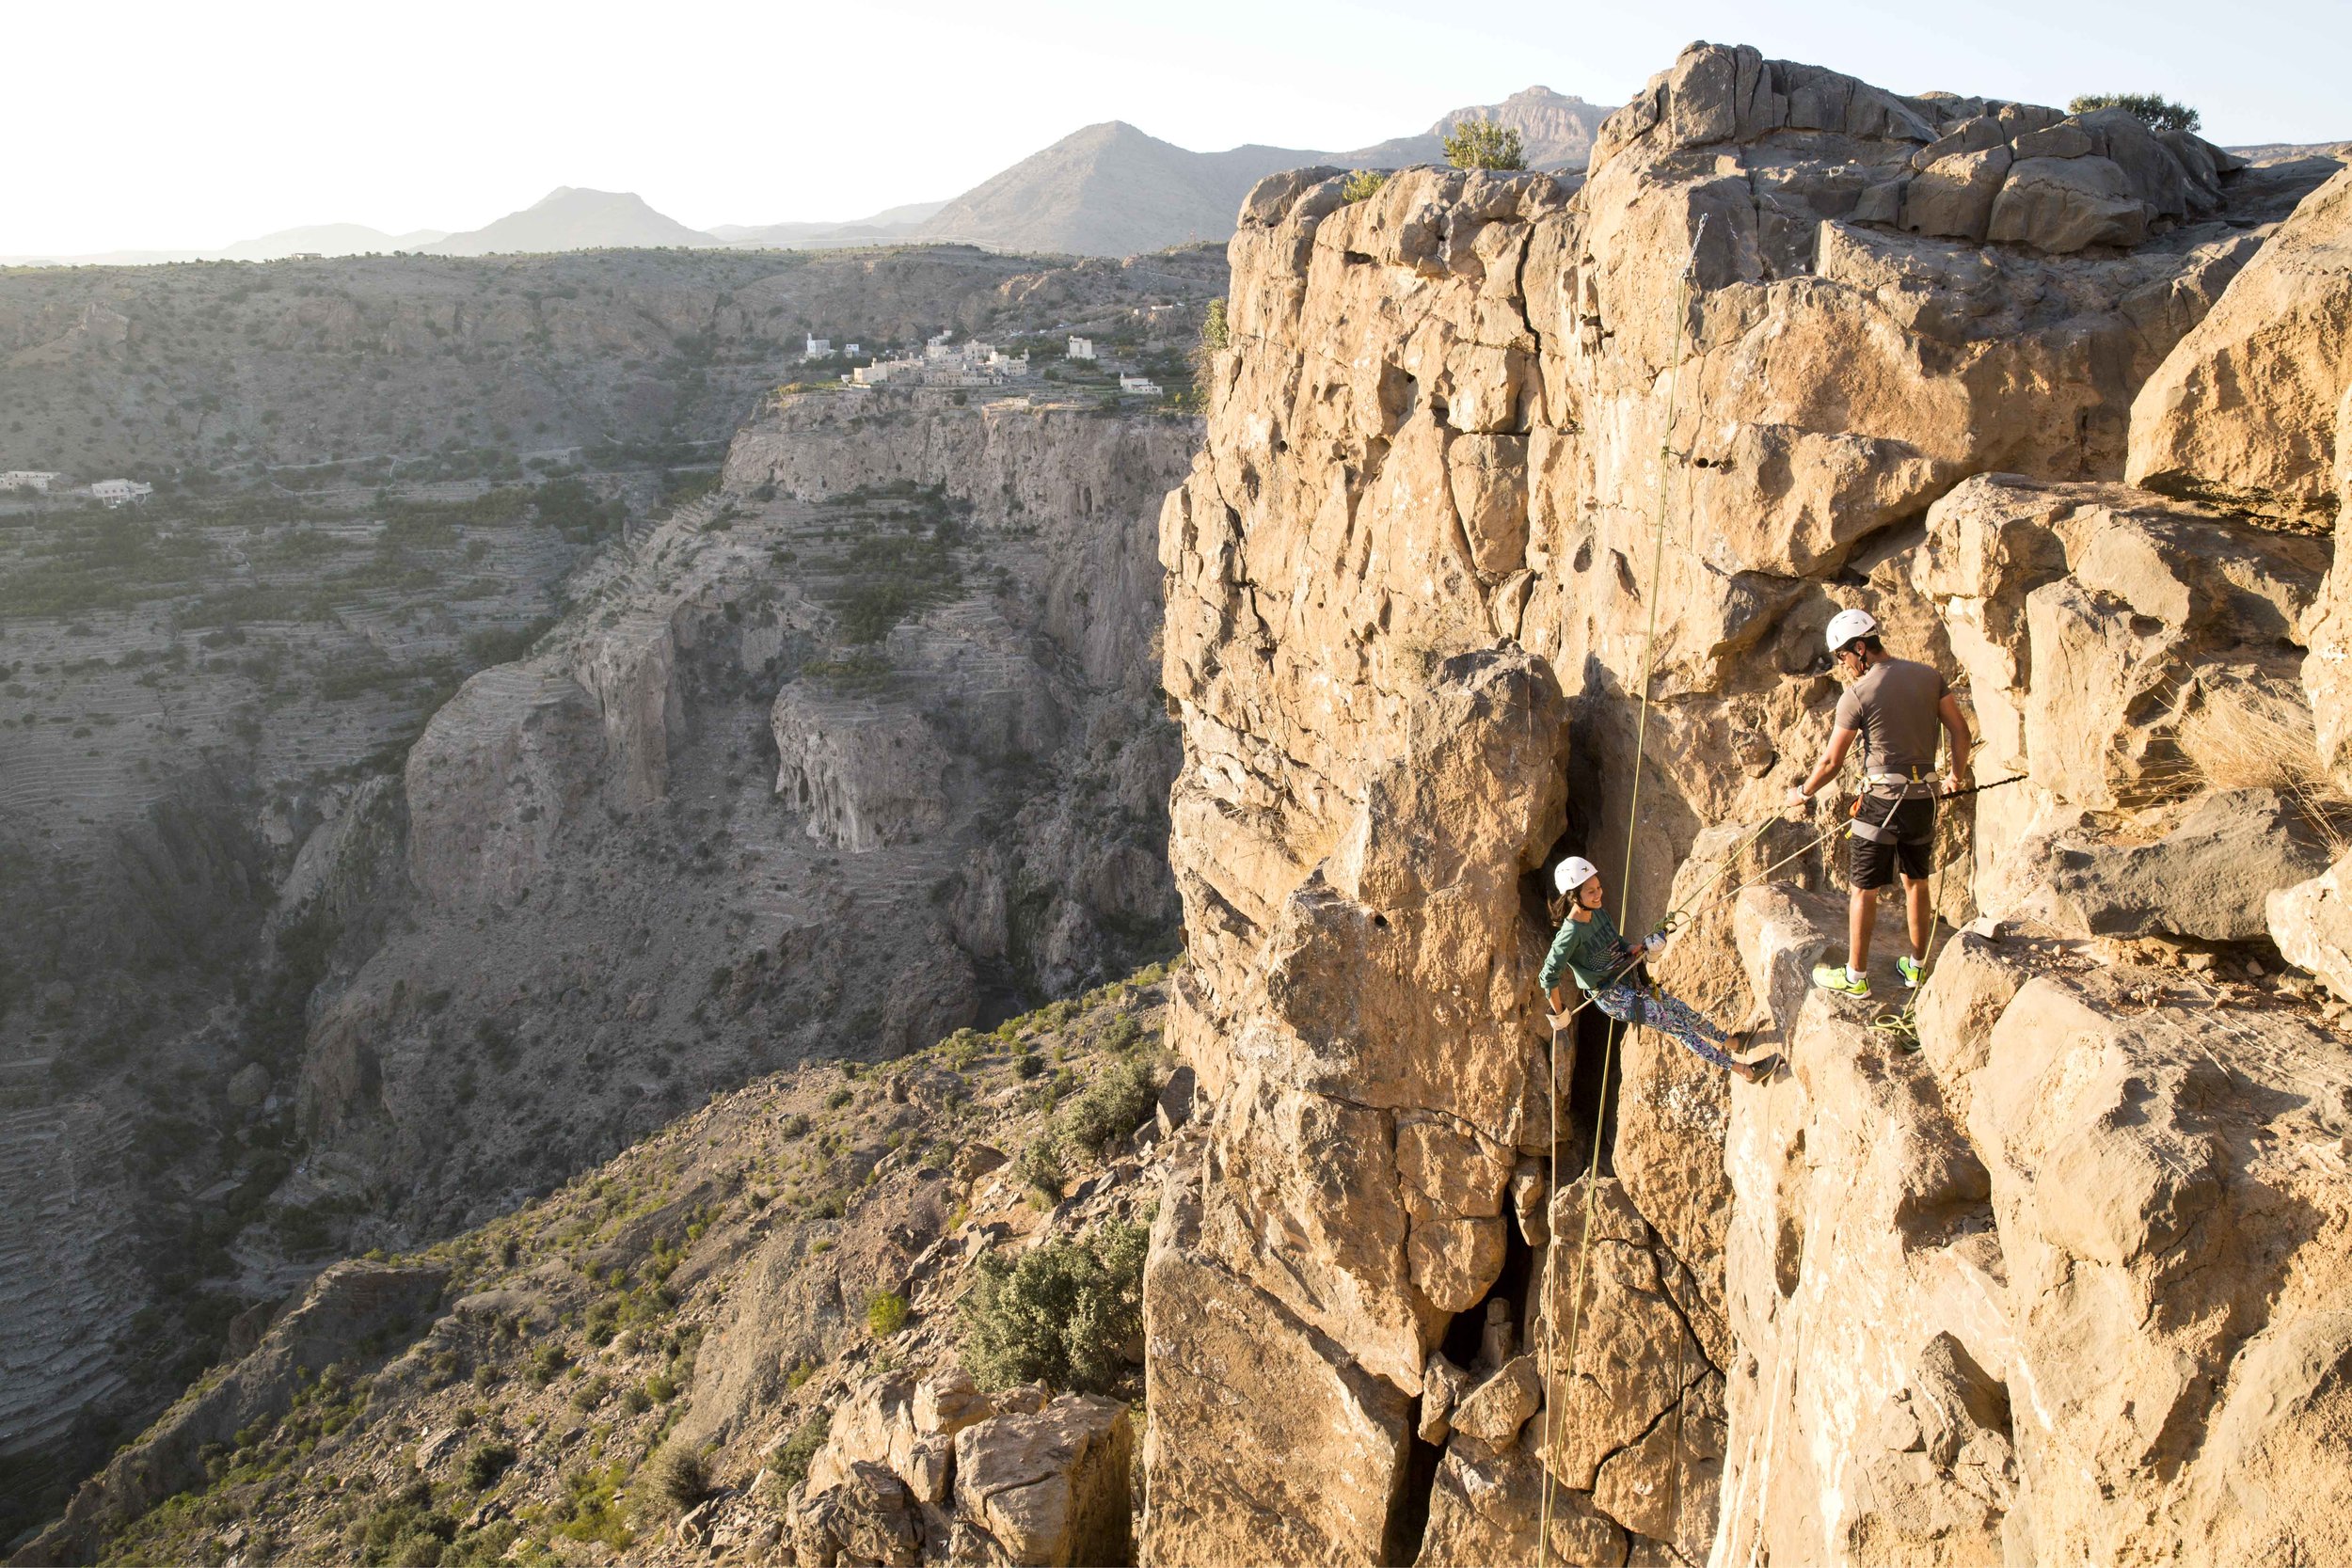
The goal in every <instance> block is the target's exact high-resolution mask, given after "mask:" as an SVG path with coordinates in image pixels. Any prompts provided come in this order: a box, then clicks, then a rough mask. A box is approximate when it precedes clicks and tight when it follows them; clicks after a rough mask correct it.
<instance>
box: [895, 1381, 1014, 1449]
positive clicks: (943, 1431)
mask: <svg viewBox="0 0 2352 1568" xmlns="http://www.w3.org/2000/svg"><path fill="white" fill-rule="evenodd" d="M993 1409H994V1406H993V1403H992V1402H991V1401H990V1399H989V1397H988V1396H987V1395H986V1394H983V1393H982V1392H980V1389H979V1386H978V1385H977V1384H975V1383H974V1382H973V1381H972V1374H971V1373H969V1372H967V1371H965V1370H962V1369H961V1367H950V1368H948V1369H947V1370H945V1371H940V1372H934V1373H932V1374H931V1375H930V1377H927V1378H925V1379H923V1380H922V1381H921V1382H920V1383H917V1384H916V1385H915V1386H914V1408H913V1410H912V1411H910V1412H909V1414H910V1416H911V1417H912V1418H913V1419H914V1430H915V1431H916V1432H919V1433H924V1434H926V1435H931V1434H937V1435H940V1436H946V1437H953V1436H954V1435H955V1434H956V1433H959V1432H961V1431H962V1430H963V1429H964V1428H965V1427H968V1426H970V1425H972V1424H973V1423H974V1422H976V1421H982V1420H986V1419H987V1418H988V1417H989V1416H990V1415H991V1414H992V1413H993Z"/></svg>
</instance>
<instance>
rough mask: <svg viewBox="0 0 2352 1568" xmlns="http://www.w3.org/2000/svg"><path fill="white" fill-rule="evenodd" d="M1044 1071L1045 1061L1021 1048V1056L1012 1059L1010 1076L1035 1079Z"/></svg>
mask: <svg viewBox="0 0 2352 1568" xmlns="http://www.w3.org/2000/svg"><path fill="white" fill-rule="evenodd" d="M1044 1070H1045V1059H1044V1058H1043V1057H1041V1056H1040V1055H1039V1054H1038V1053H1036V1052H1034V1051H1031V1050H1029V1049H1028V1048H1027V1047H1023V1048H1022V1051H1021V1054H1019V1055H1018V1056H1015V1057H1014V1058H1013V1059H1012V1075H1013V1076H1014V1077H1015V1078H1035V1077H1036V1076H1037V1075H1038V1074H1039V1073H1041V1072H1043V1071H1044Z"/></svg>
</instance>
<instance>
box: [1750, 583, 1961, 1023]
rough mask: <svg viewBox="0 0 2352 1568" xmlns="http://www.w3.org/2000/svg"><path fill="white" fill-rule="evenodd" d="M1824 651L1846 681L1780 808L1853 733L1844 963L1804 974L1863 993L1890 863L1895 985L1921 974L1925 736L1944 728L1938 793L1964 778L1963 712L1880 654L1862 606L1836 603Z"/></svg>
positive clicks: (1826, 775)
mask: <svg viewBox="0 0 2352 1568" xmlns="http://www.w3.org/2000/svg"><path fill="white" fill-rule="evenodd" d="M1829 651H1830V657H1831V658H1832V660H1834V661H1835V662H1836V666H1837V673H1839V674H1840V675H1842V676H1844V677H1845V679H1846V682H1847V686H1846V693H1845V695H1844V696H1842V697H1840V698H1838V699H1837V719H1836V728H1834V729H1833V730H1832V731H1831V732H1830V737H1829V749H1828V750H1827V751H1826V752H1823V753H1822V754H1821V765H1820V767H1819V768H1815V769H1813V776H1812V777H1811V778H1809V779H1807V780H1805V782H1804V784H1800V785H1797V786H1796V787H1794V788H1792V789H1790V790H1789V791H1788V806H1789V815H1790V816H1791V817H1792V818H1801V817H1802V816H1804V806H1805V802H1806V801H1808V800H1812V799H1813V796H1814V794H1815V792H1816V791H1818V790H1820V788H1821V787H1822V786H1823V785H1824V784H1828V783H1829V782H1830V780H1832V779H1834V778H1836V776H1837V770H1838V769H1839V768H1842V767H1844V766H1845V763H1846V753H1847V752H1850V751H1851V750H1852V749H1853V743H1854V736H1857V735H1859V736H1862V737H1863V740H1862V768H1863V781H1862V799H1861V800H1860V802H1859V803H1858V805H1857V807H1856V809H1855V813H1854V822H1853V848H1852V851H1851V862H1850V871H1849V879H1850V880H1851V882H1852V884H1853V891H1852V893H1851V895H1849V897H1848V899H1847V903H1846V942H1847V957H1846V961H1845V963H1844V964H1842V965H1840V964H1817V965H1815V966H1814V969H1813V983H1814V984H1815V985H1817V986H1821V987H1823V988H1825V989H1827V990H1834V991H1837V992H1839V993H1840V994H1842V995H1846V996H1867V995H1869V994H1870V974H1869V969H1870V931H1871V927H1873V926H1874V925H1875V924H1876V923H1877V918H1878V898H1879V890H1880V889H1881V888H1883V887H1884V886H1886V885H1887V883H1888V882H1890V881H1892V880H1893V879H1894V877H1895V873H1896V872H1897V871H1898V870H1900V872H1901V873H1902V879H1903V904H1904V911H1903V912H1904V915H1905V917H1906V924H1907V925H1908V926H1909V927H1910V936H1911V951H1910V953H1909V954H1907V955H1906V956H1904V957H1902V958H1898V959H1897V960H1896V964H1895V967H1896V968H1897V969H1898V970H1899V971H1900V972H1901V974H1902V977H1903V984H1904V985H1905V986H1908V987H1916V986H1917V985H1918V984H1919V982H1920V981H1921V980H1923V979H1925V978H1926V977H1927V960H1928V939H1929V936H1930V933H1931V926H1930V922H1929V916H1930V911H1929V909H1928V895H1929V888H1930V886H1931V883H1930V882H1929V879H1928V874H1929V871H1930V869H1931V867H1930V864H1929V862H1930V859H1931V849H1932V847H1933V844H1934V839H1935V745H1936V731H1937V729H1938V727H1939V726H1940V727H1941V728H1942V730H1943V732H1944V734H1946V735H1947V736H1950V737H1951V743H1952V771H1951V784H1950V787H1949V790H1948V791H1947V793H1950V794H1953V795H1957V794H1960V793H1961V792H1962V791H1963V790H1966V789H1968V788H1970V787H1972V781H1971V777H1970V774H1969V771H1968V748H1969V737H1968V721H1967V720H1966V719H1965V718H1964V717H1963V716H1962V714H1961V711H1960V701H1959V699H1958V698H1956V697H1954V696H1953V695H1952V689H1951V687H1950V686H1949V685H1948V684H1947V683H1946V681H1945V679H1944V677H1943V676H1942V675H1939V674H1937V673H1935V671H1934V669H1933V667H1931V666H1930V665H1925V664H1918V663H1915V662H1914V661H1912V660H1910V659H1907V658H1894V657H1889V655H1888V654H1887V652H1886V646H1885V644H1884V643H1883V642H1882V641H1880V640H1879V624H1878V622H1877V620H1875V619H1874V618H1873V617H1872V616H1871V614H1870V612H1869V611H1868V610H1839V611H1838V612H1837V613H1836V615H1834V616H1832V617H1831V618H1830V623H1829Z"/></svg>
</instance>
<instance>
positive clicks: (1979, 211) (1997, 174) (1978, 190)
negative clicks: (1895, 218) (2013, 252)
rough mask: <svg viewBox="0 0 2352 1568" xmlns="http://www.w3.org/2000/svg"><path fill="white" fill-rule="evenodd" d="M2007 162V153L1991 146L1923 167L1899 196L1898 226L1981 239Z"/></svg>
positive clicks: (1985, 230) (2002, 181)
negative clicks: (1899, 224) (1900, 212)
mask: <svg viewBox="0 0 2352 1568" xmlns="http://www.w3.org/2000/svg"><path fill="white" fill-rule="evenodd" d="M2011 161H2012V160H2011V158H2010V150H2009V149H2008V148H2007V147H2006V146H2000V145H1995V146H1993V147H1989V148H1986V149H1984V150H1979V151H1964V152H1953V153H1950V154H1948V155H1947V156H1945V157H1942V158H1939V159H1937V160H1936V161H1935V162H1934V163H1931V164H1929V165H1927V166H1925V167H1923V168H1921V169H1920V170H1919V172H1918V173H1917V174H1915V175H1914V176H1912V179H1911V183H1910V184H1909V185H1908V186H1907V187H1906V188H1905V190H1904V193H1903V211H1902V226H1903V227H1904V228H1905V229H1908V230H1913V231H1914V232H1915V233H1920V234H1942V235H1948V236H1950V237H1952V238H1954V239H1962V240H1981V239H1983V238H1984V237H1985V235H1986V233H1987V231H1988V230H1989V228H1990V226H1991V224H1992V221H1993V203H1994V198H1997V197H1998V196H1999V195H2000V194H2001V188H2002V185H2003V183H2004V182H2006V181H2007V180H2008V178H2009V170H2010V163H2011Z"/></svg>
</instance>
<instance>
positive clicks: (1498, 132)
mask: <svg viewBox="0 0 2352 1568" xmlns="http://www.w3.org/2000/svg"><path fill="white" fill-rule="evenodd" d="M1445 157H1446V162H1448V163H1450V164H1452V165H1453V166H1454V167H1455V168H1525V167H1526V166H1527V149H1526V146H1525V145H1524V144H1523V143H1522V142H1521V141H1520V140H1519V134H1518V132H1517V131H1516V130H1513V129H1512V128H1511V127H1510V126H1508V125H1498V124H1497V123H1495V122H1494V121H1493V120H1491V119H1466V120H1464V121H1462V122H1461V123H1460V124H1459V125H1456V126H1455V127H1454V129H1453V130H1451V131H1448V132H1447V133H1446V134H1445Z"/></svg>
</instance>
